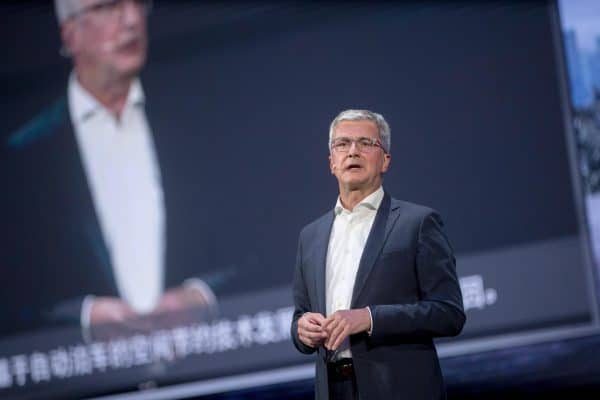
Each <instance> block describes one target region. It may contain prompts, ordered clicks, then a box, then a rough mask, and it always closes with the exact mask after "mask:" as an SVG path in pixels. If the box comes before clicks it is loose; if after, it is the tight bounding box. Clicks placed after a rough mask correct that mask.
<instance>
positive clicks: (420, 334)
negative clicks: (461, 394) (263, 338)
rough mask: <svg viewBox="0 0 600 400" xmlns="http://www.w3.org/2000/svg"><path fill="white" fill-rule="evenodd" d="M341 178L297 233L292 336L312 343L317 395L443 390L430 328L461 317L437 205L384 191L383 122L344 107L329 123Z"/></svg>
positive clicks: (442, 330) (449, 331)
mask: <svg viewBox="0 0 600 400" xmlns="http://www.w3.org/2000/svg"><path fill="white" fill-rule="evenodd" d="M329 146H330V156H329V159H330V168H331V173H332V174H333V175H335V177H336V178H337V181H338V185H339V193H340V194H339V198H338V201H337V204H336V207H335V209H334V211H333V212H331V211H330V212H328V213H327V214H325V215H323V216H322V217H320V218H319V219H317V220H316V221H314V222H312V223H311V224H309V225H307V226H306V227H305V228H304V229H303V230H302V231H301V233H300V238H299V244H298V255H297V260H296V270H295V275H294V283H293V294H294V302H295V311H294V317H293V322H292V327H291V332H292V337H293V341H294V345H295V346H296V348H297V349H298V350H299V351H301V352H302V353H306V354H309V353H313V352H315V351H317V353H318V357H317V366H316V398H317V399H321V400H324V399H328V398H329V399H359V398H360V399H362V400H365V399H386V400H388V399H411V400H415V399H442V398H445V388H444V383H443V379H442V374H441V370H440V366H439V361H438V357H437V353H436V350H435V347H434V344H433V338H434V337H439V336H454V335H457V334H458V333H460V331H461V330H462V327H463V325H464V322H465V314H464V311H463V306H462V296H461V292H460V287H459V284H458V280H457V277H456V269H455V259H454V256H453V252H452V248H451V246H450V243H449V242H448V239H447V238H446V236H445V234H444V232H443V231H442V222H441V219H440V217H439V215H438V214H437V213H436V212H435V211H433V210H431V209H429V208H427V207H423V206H419V205H416V204H411V203H408V202H404V201H399V200H396V199H393V198H391V197H390V196H389V195H388V194H387V193H385V192H384V191H383V188H382V181H383V178H382V176H383V174H384V173H385V172H386V171H387V170H388V168H389V165H390V160H391V157H390V130H389V126H388V124H387V123H386V121H385V120H384V118H383V117H382V116H381V115H379V114H377V113H373V112H370V111H367V110H347V111H344V112H342V113H340V114H339V115H338V116H337V117H336V118H335V119H334V120H333V122H332V124H331V127H330V131H329Z"/></svg>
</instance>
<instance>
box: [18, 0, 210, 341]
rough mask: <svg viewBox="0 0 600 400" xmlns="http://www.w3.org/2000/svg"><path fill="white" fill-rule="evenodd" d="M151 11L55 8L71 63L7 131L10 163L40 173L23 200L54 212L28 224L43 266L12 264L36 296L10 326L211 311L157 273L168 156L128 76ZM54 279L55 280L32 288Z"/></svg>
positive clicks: (164, 270)
mask: <svg viewBox="0 0 600 400" xmlns="http://www.w3.org/2000/svg"><path fill="white" fill-rule="evenodd" d="M151 6H152V4H151V2H150V1H148V0H56V1H55V9H56V14H57V18H58V21H59V24H60V33H61V38H62V42H63V48H62V50H61V53H62V54H63V55H66V56H68V57H70V58H71V60H72V63H73V70H72V73H71V76H70V79H69V82H68V87H67V96H66V99H64V98H63V99H60V100H59V101H57V102H56V104H54V105H53V106H52V107H50V108H49V109H48V110H47V111H46V112H45V113H42V115H41V116H38V118H37V119H36V120H35V122H34V123H30V124H28V125H26V126H25V128H24V129H22V130H20V131H19V132H17V133H16V134H14V135H12V137H11V138H10V139H9V147H10V148H11V150H12V151H13V153H14V154H16V156H17V157H18V158H20V159H22V160H27V159H33V158H35V159H36V160H35V162H36V163H40V162H41V163H42V165H44V167H43V168H44V170H43V171H37V172H36V174H35V176H32V177H30V178H29V179H24V181H25V182H23V183H22V184H20V186H22V189H24V192H25V193H26V192H27V190H31V191H37V190H39V191H41V192H44V185H47V186H48V188H47V192H45V193H44V194H43V196H44V199H43V200H40V202H42V201H43V202H45V204H48V205H49V206H47V207H50V205H52V204H60V203H63V204H62V207H64V208H63V209H61V210H59V211H58V213H57V210H54V211H50V212H49V213H48V214H52V215H46V214H44V215H37V216H36V217H35V218H32V219H31V220H32V222H31V224H32V225H33V226H36V227H38V228H39V227H40V226H45V227H46V229H49V230H50V232H49V231H48V230H46V231H44V230H43V229H40V230H41V231H42V233H40V235H43V234H45V235H46V237H44V238H42V240H43V241H44V242H50V243H49V244H48V245H47V247H46V249H45V252H46V254H45V257H44V260H41V259H40V258H39V257H36V256H35V254H27V255H26V256H25V257H21V258H19V257H18V256H17V257H15V258H14V259H19V260H21V261H23V266H22V268H34V270H35V271H36V273H32V274H31V275H32V280H33V281H34V283H33V284H32V286H34V288H33V289H34V290H35V291H36V293H37V296H39V300H38V303H37V304H36V303H35V302H34V304H33V305H31V307H30V308H31V309H33V310H40V311H39V315H38V312H33V313H31V312H29V313H28V314H26V315H24V316H23V315H19V316H18V317H19V318H22V319H24V320H27V319H35V318H37V317H39V318H41V320H43V321H44V322H43V323H50V322H59V323H60V322H68V321H78V322H79V323H80V324H81V325H82V327H83V328H84V332H85V331H87V328H88V327H98V326H101V325H106V324H108V325H111V324H112V325H114V324H117V325H119V324H121V325H128V324H130V323H131V321H136V320H139V319H140V317H144V318H142V319H144V320H145V321H144V324H146V325H147V323H148V322H151V323H154V322H156V321H158V320H159V319H160V318H159V317H161V316H164V315H167V314H169V313H173V314H176V313H181V312H185V311H186V310H188V309H190V308H200V309H205V310H211V312H212V311H214V307H215V305H216V300H215V297H214V295H213V293H212V291H211V289H210V288H209V286H208V285H206V284H205V282H204V281H202V280H201V279H198V278H195V277H194V275H193V273H192V274H189V271H182V270H181V269H176V268H173V267H172V266H170V265H167V262H168V257H167V253H168V249H167V244H168V242H169V237H168V236H169V232H168V229H167V228H168V227H169V225H172V224H173V222H172V221H171V220H170V216H171V213H170V210H169V207H168V206H169V204H168V196H169V195H168V193H165V191H164V190H163V182H164V181H165V180H166V179H170V178H171V177H170V176H165V175H164V174H163V167H164V165H163V162H164V164H172V163H170V161H171V160H173V159H175V158H176V155H174V154H170V155H164V156H162V157H160V154H157V149H156V148H155V144H154V142H155V139H156V137H155V134H156V132H153V130H152V126H151V125H152V124H151V123H150V122H149V120H148V118H147V116H146V112H145V104H146V99H145V95H144V91H143V89H142V84H141V82H140V79H139V77H138V75H139V73H140V71H141V70H142V68H143V67H144V64H145V62H146V53H147V47H148V38H147V29H146V22H147V21H146V19H147V15H148V13H149V11H150V9H151ZM158 153H160V149H158ZM168 156H171V159H169V157H168ZM40 157H41V159H40ZM167 172H168V171H167ZM30 186H31V187H33V189H28V188H29V187H30ZM22 197H23V198H24V200H23V201H24V202H25V203H27V202H30V201H31V202H35V204H31V207H29V210H31V209H35V208H40V207H42V208H43V207H46V206H40V202H36V201H35V200H32V199H27V197H28V196H27V195H23V196H22ZM31 197H32V198H36V197H39V195H37V194H33V195H32V196H31ZM165 198H166V200H167V201H166V200H165ZM175 205H177V203H175V202H172V203H171V206H175ZM23 208H25V207H23ZM171 211H172V210H171ZM24 214H30V211H27V212H25V213H24ZM40 214H41V213H40ZM57 214H58V215H57ZM25 218H28V216H25ZM36 218H37V219H36ZM48 236H49V237H50V238H48ZM17 247H18V246H17ZM189 261H190V262H192V257H190V260H189ZM186 272H187V275H186ZM52 274H57V275H59V276H61V279H63V282H59V283H58V284H56V285H55V287H48V286H51V285H50V282H39V283H37V284H36V283H35V280H36V279H42V278H40V277H44V276H49V275H52ZM65 281H66V282H65ZM35 286H38V287H37V289H36V288H35ZM148 317H156V319H154V320H152V319H148ZM26 322H27V321H26ZM138 322H139V321H138ZM144 324H141V323H140V324H138V325H135V324H133V326H136V327H139V326H146V325H144ZM26 325H27V324H26ZM29 325H30V326H35V322H33V323H30V324H29ZM151 327H152V324H151V325H150V328H151ZM121 333H123V332H119V334H121Z"/></svg>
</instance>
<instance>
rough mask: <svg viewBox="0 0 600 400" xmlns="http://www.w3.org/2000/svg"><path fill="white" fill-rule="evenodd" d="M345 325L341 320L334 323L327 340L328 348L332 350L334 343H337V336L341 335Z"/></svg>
mask: <svg viewBox="0 0 600 400" xmlns="http://www.w3.org/2000/svg"><path fill="white" fill-rule="evenodd" d="M346 325H347V324H346V323H345V321H343V320H340V321H337V322H336V325H335V326H334V327H332V330H331V331H330V333H329V339H328V340H327V346H329V347H330V348H333V345H334V343H335V342H336V341H337V339H338V337H339V335H341V334H342V332H343V331H344V328H345V327H346Z"/></svg>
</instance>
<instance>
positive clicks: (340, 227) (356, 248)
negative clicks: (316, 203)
mask: <svg viewBox="0 0 600 400" xmlns="http://www.w3.org/2000/svg"><path fill="white" fill-rule="evenodd" d="M383 195H384V192H383V188H382V187H381V186H380V187H379V189H377V190H376V191H375V192H373V193H371V194H370V195H368V196H367V197H365V198H364V199H363V200H362V201H361V202H360V203H359V204H357V205H356V206H355V207H354V209H353V210H347V209H345V208H344V207H343V206H342V203H341V201H340V199H339V197H338V200H337V203H336V205H335V209H334V212H335V219H334V221H333V227H332V228H331V235H330V237H329V247H328V249H327V261H326V263H327V264H326V277H325V284H326V288H325V299H326V307H327V310H326V311H327V316H329V315H331V314H333V313H335V312H336V311H338V310H348V309H350V303H351V301H352V291H353V289H354V282H355V280H356V273H357V272H358V267H359V264H360V259H361V257H362V253H363V251H364V249H365V244H366V243H367V238H368V237H369V233H370V232H371V227H372V226H373V222H374V221H375V215H376V214H377V210H378V209H379V206H380V205H381V201H382V200H383ZM370 312H371V310H370V309H369V313H370ZM372 329H373V320H372V316H371V330H372ZM345 357H352V353H351V352H350V341H349V340H348V339H346V340H345V341H344V342H343V343H342V345H341V346H340V347H339V349H338V350H337V353H336V357H335V358H345Z"/></svg>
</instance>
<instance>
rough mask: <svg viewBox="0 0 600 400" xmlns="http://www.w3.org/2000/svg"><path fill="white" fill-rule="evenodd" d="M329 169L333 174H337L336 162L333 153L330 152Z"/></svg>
mask: <svg viewBox="0 0 600 400" xmlns="http://www.w3.org/2000/svg"><path fill="white" fill-rule="evenodd" d="M329 170H330V171H331V175H335V164H334V163H333V159H332V158H331V153H330V154H329Z"/></svg>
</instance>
